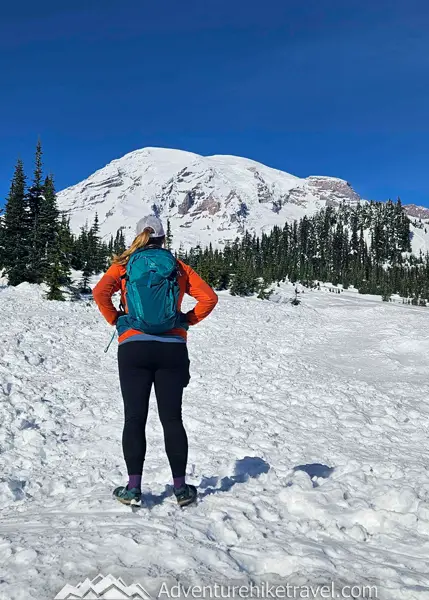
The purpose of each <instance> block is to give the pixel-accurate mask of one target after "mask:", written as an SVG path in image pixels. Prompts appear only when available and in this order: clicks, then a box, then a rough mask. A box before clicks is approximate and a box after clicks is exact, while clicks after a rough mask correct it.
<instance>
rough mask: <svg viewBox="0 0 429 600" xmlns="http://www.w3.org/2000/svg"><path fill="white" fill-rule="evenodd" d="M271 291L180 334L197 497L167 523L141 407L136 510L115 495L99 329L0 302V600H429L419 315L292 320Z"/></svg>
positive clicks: (25, 294)
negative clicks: (180, 597)
mask: <svg viewBox="0 0 429 600" xmlns="http://www.w3.org/2000/svg"><path fill="white" fill-rule="evenodd" d="M277 289H278V293H277V295H276V296H275V298H274V299H275V300H277V303H275V302H262V301H258V300H253V299H240V298H232V297H229V296H226V295H225V296H221V298H220V302H219V305H218V306H217V308H216V310H215V312H214V313H213V315H212V316H211V317H210V318H209V319H207V321H205V322H204V323H202V324H201V326H198V327H196V328H193V329H192V331H191V332H190V340H189V350H190V356H191V361H192V380H191V383H190V385H189V387H188V389H187V390H186V394H185V401H184V419H185V422H186V426H187V429H188V434H189V440H190V460H189V480H190V481H191V482H193V483H195V484H197V485H198V486H199V488H200V496H201V498H200V503H199V504H198V505H197V506H196V507H193V508H190V509H187V510H180V509H179V508H178V507H177V505H176V504H175V502H174V500H173V498H172V497H171V490H170V488H169V487H166V483H169V481H170V473H169V467H168V464H167V459H166V457H165V454H164V449H163V441H162V430H161V426H160V424H159V422H158V419H157V415H156V403H155V402H152V403H151V410H150V415H149V422H148V428H147V433H148V456H147V461H146V467H145V474H144V498H145V502H146V506H147V508H143V509H141V510H140V512H136V513H133V512H131V510H130V509H128V508H126V507H124V506H121V505H120V504H118V503H116V502H115V501H114V500H113V499H112V498H111V491H112V489H113V487H114V486H115V485H118V484H121V483H122V482H123V481H124V480H125V466H124V463H123V459H122V453H121V428H122V401H121V399H120V392H119V385H118V377H117V366H116V355H115V350H114V348H112V349H111V351H110V352H109V353H108V354H107V355H106V354H104V353H103V350H104V347H105V345H106V343H107V341H108V339H109V337H110V328H109V327H108V326H107V325H106V324H105V323H104V322H103V321H102V319H101V318H100V316H99V314H98V313H97V311H96V309H95V308H94V306H93V305H91V304H90V303H88V304H86V303H83V302H82V303H55V302H51V303H48V302H47V301H45V300H43V298H42V297H41V294H40V290H39V288H37V287H32V286H29V285H28V284H23V285H22V286H20V287H18V288H17V289H13V288H4V289H0V304H1V307H2V319H1V322H0V338H1V344H0V399H1V403H0V423H1V427H0V507H1V512H0V575H1V576H0V598H1V599H2V600H24V598H25V600H42V599H48V598H54V597H55V595H56V594H57V593H58V592H59V591H60V590H61V589H62V588H63V587H64V586H65V585H66V584H70V585H71V586H76V585H77V584H78V583H79V582H81V581H84V580H85V579H86V578H87V577H88V578H90V579H93V578H95V577H96V576H97V575H98V573H100V572H101V573H103V574H104V575H107V574H109V573H110V574H111V575H112V576H114V577H116V578H119V577H120V578H123V580H124V581H125V582H126V583H127V585H131V584H132V583H140V584H142V585H143V586H144V588H145V589H146V590H148V591H149V592H150V593H152V594H153V597H154V598H156V594H157V591H158V590H159V588H160V585H161V584H162V583H163V581H166V580H168V581H169V582H171V581H172V580H174V581H175V580H176V578H177V579H178V580H179V581H181V582H182V583H184V584H185V585H186V584H189V583H194V584H199V585H206V584H214V583H218V584H219V583H228V582H230V583H234V584H237V583H238V582H240V583H248V582H252V583H256V582H258V581H261V580H262V581H266V582H268V583H273V582H275V581H278V580H281V582H282V583H283V584H286V583H289V584H290V585H301V586H305V585H312V586H314V587H315V586H317V585H319V586H321V585H325V584H330V582H331V581H334V582H335V585H336V593H337V595H336V596H335V597H336V598H340V597H351V595H350V593H351V592H350V589H349V588H348V589H347V591H346V592H345V593H344V595H342V596H341V595H340V593H341V592H340V588H341V586H345V585H348V586H353V585H378V586H379V591H378V595H377V596H375V595H373V596H372V597H373V598H375V597H377V598H378V599H379V600H424V599H427V598H429V558H428V557H429V554H428V548H429V479H428V472H427V465H428V464H429V447H428V444H427V439H428V415H429V401H428V398H429V383H428V377H427V374H428V372H429V341H428V337H427V318H428V316H427V315H428V313H427V310H426V309H419V308H412V307H405V306H402V305H388V304H383V303H381V302H379V301H377V302H374V301H373V300H371V299H370V298H367V297H362V296H359V295H358V294H354V295H353V294H352V293H347V294H342V295H333V294H330V293H326V292H325V293H323V292H306V293H305V294H304V295H303V297H302V300H303V303H302V304H301V305H300V306H298V307H292V306H291V305H289V304H283V303H282V300H284V299H285V298H286V297H288V295H289V294H290V290H289V289H287V288H286V287H285V286H282V287H281V288H277ZM255 324H257V326H255ZM302 590H303V591H302V594H301V596H298V595H296V597H302V598H304V597H305V598H313V597H314V598H316V597H317V598H328V597H331V596H328V595H326V593H325V594H324V595H318V596H316V595H310V594H309V593H308V592H307V595H305V593H306V592H305V588H304V587H302ZM297 593H298V592H297ZM346 594H348V595H346ZM69 597H72V596H69ZM73 597H76V596H73ZM91 597H93V596H91ZM109 597H111V596H109ZM163 597H165V596H163ZM206 597H208V596H206ZM281 597H285V596H281ZM290 597H292V596H290ZM353 597H355V598H358V597H364V596H363V595H361V596H358V595H357V590H356V591H355V594H354V596H353ZM365 597H369V596H368V595H366V596H365Z"/></svg>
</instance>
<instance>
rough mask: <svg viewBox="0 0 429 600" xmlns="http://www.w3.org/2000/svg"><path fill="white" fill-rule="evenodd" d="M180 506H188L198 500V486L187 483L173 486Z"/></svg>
mask: <svg viewBox="0 0 429 600" xmlns="http://www.w3.org/2000/svg"><path fill="white" fill-rule="evenodd" d="M173 489H174V495H175V496H176V500H177V504H178V505H179V506H188V504H192V503H193V502H196V500H197V488H196V487H195V486H194V485H189V484H187V483H185V484H184V485H182V487H180V488H177V489H176V488H173Z"/></svg>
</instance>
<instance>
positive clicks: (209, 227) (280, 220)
mask: <svg viewBox="0 0 429 600" xmlns="http://www.w3.org/2000/svg"><path fill="white" fill-rule="evenodd" d="M58 200H59V205H60V208H61V209H62V210H66V211H68V212H69V214H70V216H71V223H72V226H73V228H74V229H75V230H78V229H79V228H80V227H81V226H82V225H84V224H85V222H86V221H88V222H92V220H93V219H94V215H95V213H96V212H97V213H98V215H99V218H100V222H101V232H102V234H103V235H106V236H107V235H110V234H115V233H116V231H117V230H118V229H119V228H120V227H124V228H125V231H126V233H127V234H128V237H129V238H130V237H131V236H132V234H133V232H134V228H135V224H136V222H137V220H138V219H139V218H140V217H141V216H142V215H144V214H147V213H148V212H155V213H159V214H160V215H161V216H163V217H164V218H166V217H169V218H170V219H171V224H172V228H173V232H174V233H175V234H176V240H180V242H183V244H184V245H185V246H189V245H196V244H198V243H201V244H208V243H209V242H213V243H215V244H216V243H218V242H222V241H225V240H227V239H234V238H235V237H236V236H237V235H240V234H241V233H242V232H243V231H244V229H245V228H247V229H249V230H251V231H256V232H257V233H260V232H261V231H263V230H267V229H271V228H272V227H273V226H274V225H276V224H278V225H283V224H284V223H285V221H287V220H293V219H296V218H299V217H301V216H303V215H304V214H312V213H314V212H315V211H316V210H318V209H319V208H321V207H323V206H326V205H327V204H330V205H334V206H335V205H338V204H339V203H341V202H343V201H346V202H351V203H356V202H358V201H359V200H360V198H359V196H358V194H356V192H354V190H353V189H352V188H351V187H350V185H349V184H348V183H347V182H345V181H344V180H342V179H337V178H334V177H309V178H307V179H300V178H299V177H295V176H293V175H290V174H289V173H285V172H283V171H278V170H276V169H271V168H269V167H266V166H265V165H262V164H260V163H258V162H255V161H253V160H250V159H246V158H240V157H236V156H210V157H204V156H199V155H198V154H192V153H190V152H183V151H181V150H169V149H163V148H144V149H142V150H137V151H135V152H131V153H130V154H127V155H126V156H124V157H123V158H120V159H118V160H114V161H113V162H111V163H110V164H109V165H107V166H106V167H104V168H103V169H101V170H100V171H97V172H96V173H94V175H92V176H91V177H89V178H88V179H86V180H85V181H83V182H81V183H79V184H78V185H75V186H73V187H71V188H68V189H67V190H64V191H63V192H60V194H59V195H58Z"/></svg>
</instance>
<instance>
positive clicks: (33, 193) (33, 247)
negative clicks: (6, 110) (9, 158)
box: [27, 140, 45, 283]
mask: <svg viewBox="0 0 429 600" xmlns="http://www.w3.org/2000/svg"><path fill="white" fill-rule="evenodd" d="M42 154H43V153H42V144H41V142H40V140H39V141H38V142H37V146H36V156H35V167H34V175H33V182H32V185H31V187H30V188H29V190H28V193H27V203H28V207H29V216H30V251H29V260H28V272H27V281H29V282H30V283H41V282H42V281H43V255H44V252H45V244H44V242H45V240H44V239H43V233H42V235H41V227H40V212H41V207H42V203H43V200H44V196H43V193H44V189H43V183H42V177H43V165H42Z"/></svg>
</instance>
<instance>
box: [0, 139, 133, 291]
mask: <svg viewBox="0 0 429 600" xmlns="http://www.w3.org/2000/svg"><path fill="white" fill-rule="evenodd" d="M42 158H43V152H42V145H41V143H40V141H39V142H38V143H37V147H36V154H35V165H34V172H33V176H32V179H31V182H30V183H29V184H27V181H28V178H27V176H26V174H25V170H24V164H23V162H22V160H20V159H19V160H18V161H17V164H16V167H15V172H14V175H13V178H12V182H11V186H10V191H9V194H8V196H7V199H6V205H5V209H4V213H3V214H2V215H1V216H0V271H3V273H4V274H5V275H6V277H7V278H8V282H9V285H13V286H16V285H19V284H20V283H23V282H28V283H35V284H41V283H45V284H46V286H47V298H48V299H49V300H64V289H67V288H69V287H70V284H71V271H72V269H74V270H76V271H80V272H81V273H82V277H81V280H80V282H79V284H78V287H77V290H76V291H77V292H84V291H86V292H90V289H89V280H90V277H91V276H92V275H94V274H98V273H100V272H101V271H103V270H105V269H106V268H107V266H108V264H109V261H110V258H111V256H112V255H113V254H120V253H121V252H123V250H124V249H125V239H124V235H123V232H122V230H119V231H118V232H117V234H116V236H115V237H113V236H112V237H111V238H110V240H109V242H108V243H106V242H104V241H102V239H101V237H100V234H99V231H100V228H99V220H98V215H97V214H96V215H95V218H94V222H93V223H92V224H91V225H90V226H89V225H88V224H87V225H85V226H84V227H82V228H81V231H80V233H79V235H74V234H73V233H72V232H71V229H70V219H69V217H68V216H67V215H66V214H64V213H62V212H61V211H59V209H58V205H57V198H56V191H55V183H54V178H53V176H52V175H46V176H44V174H43V160H42Z"/></svg>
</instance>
